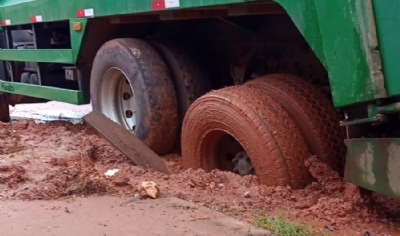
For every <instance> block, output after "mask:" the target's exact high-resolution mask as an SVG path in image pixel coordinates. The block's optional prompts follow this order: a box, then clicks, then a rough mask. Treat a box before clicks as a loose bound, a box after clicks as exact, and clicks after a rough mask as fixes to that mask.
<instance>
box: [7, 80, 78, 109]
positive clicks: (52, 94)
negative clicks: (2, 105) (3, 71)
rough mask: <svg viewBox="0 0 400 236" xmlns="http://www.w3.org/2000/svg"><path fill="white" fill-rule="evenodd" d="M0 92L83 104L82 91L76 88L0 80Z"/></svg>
mask: <svg viewBox="0 0 400 236" xmlns="http://www.w3.org/2000/svg"><path fill="white" fill-rule="evenodd" d="M0 92H7V93H13V94H20V95H26V96H31V97H36V98H43V99H48V100H53V101H60V102H66V103H71V104H76V105H80V104H84V99H83V93H82V92H81V91H76V90H68V89H60V88H55V87H48V86H38V85H32V84H22V83H15V82H7V81H2V80H0Z"/></svg>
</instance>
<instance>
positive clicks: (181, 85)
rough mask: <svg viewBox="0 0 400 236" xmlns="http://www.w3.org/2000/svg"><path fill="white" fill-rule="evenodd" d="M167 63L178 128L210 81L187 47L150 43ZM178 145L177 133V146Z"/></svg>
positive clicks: (208, 88)
mask: <svg viewBox="0 0 400 236" xmlns="http://www.w3.org/2000/svg"><path fill="white" fill-rule="evenodd" d="M150 43H151V44H152V45H153V46H154V47H155V48H156V49H157V51H158V52H159V53H160V55H161V56H162V57H163V59H164V61H165V62H166V63H167V65H168V67H169V69H170V71H171V74H172V80H173V83H174V87H175V93H176V98H177V103H178V115H179V126H178V129H179V130H181V128H182V126H181V124H182V122H183V118H184V117H185V114H186V111H187V110H188V109H189V106H190V105H191V104H192V103H193V102H194V101H195V100H196V99H197V98H199V97H200V96H202V95H204V94H205V93H207V92H209V91H210V90H211V80H210V77H209V75H208V73H207V70H206V68H205V67H204V66H203V64H202V63H201V60H200V59H199V57H198V55H197V53H196V52H195V51H193V50H191V49H190V48H189V47H185V46H181V45H177V44H176V43H171V42H161V41H151V42H150ZM179 145H180V133H179V132H178V137H177V145H176V146H179Z"/></svg>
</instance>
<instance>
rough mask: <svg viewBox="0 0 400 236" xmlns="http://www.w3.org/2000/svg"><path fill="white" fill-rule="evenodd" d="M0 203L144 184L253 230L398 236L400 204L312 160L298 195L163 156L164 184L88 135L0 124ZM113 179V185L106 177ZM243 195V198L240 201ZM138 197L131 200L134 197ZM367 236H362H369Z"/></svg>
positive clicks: (49, 126) (128, 189)
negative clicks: (283, 218)
mask: <svg viewBox="0 0 400 236" xmlns="http://www.w3.org/2000/svg"><path fill="white" fill-rule="evenodd" d="M0 147H1V149H0V151H1V152H0V199H1V200H7V199H14V200H18V199H20V200H21V199H22V200H33V199H60V198H73V197H77V196H82V195H83V196H87V195H112V196H119V197H126V198H132V197H134V196H135V194H136V193H138V188H137V187H138V185H140V184H141V182H142V181H144V180H151V181H154V182H156V183H157V184H158V185H159V186H160V189H161V196H175V197H179V198H181V199H185V200H188V201H191V202H194V203H196V204H199V205H203V206H207V207H209V208H211V209H215V210H218V211H221V212H223V213H225V214H228V215H231V216H235V217H237V218H239V219H244V220H246V221H249V222H252V221H253V215H254V214H256V213H257V212H259V211H265V212H267V213H268V214H270V215H278V214H281V213H282V212H284V213H285V214H287V216H288V217H289V218H290V219H292V220H293V221H296V222H305V223H307V224H311V225H312V226H313V227H314V228H315V229H316V230H318V231H320V232H321V233H328V230H327V229H326V227H329V228H332V227H333V229H334V230H333V231H332V232H331V235H363V234H361V233H364V231H368V232H369V233H370V235H399V232H400V231H398V228H397V227H398V226H399V221H398V216H399V213H400V203H399V202H398V201H395V200H392V199H388V198H386V197H383V196H378V195H374V196H373V199H374V200H375V202H372V201H370V200H368V199H364V198H362V197H361V196H360V194H359V192H358V191H357V188H356V187H354V186H352V185H351V184H346V183H344V182H343V181H342V179H341V178H340V177H339V175H338V174H337V173H336V172H334V171H332V170H331V169H330V168H329V167H328V166H326V165H325V164H323V163H320V162H319V161H317V160H316V159H315V158H312V157H311V158H309V159H308V160H307V161H306V165H307V167H308V169H309V172H310V174H311V176H312V177H313V182H312V183H311V184H310V185H308V186H307V187H306V188H305V189H302V190H292V189H291V188H289V187H266V186H262V185H259V184H258V180H257V178H256V177H255V176H246V177H241V176H238V175H236V174H234V173H231V172H223V171H212V172H210V173H205V172H204V171H203V170H191V169H189V170H184V169H183V167H182V160H181V158H180V156H179V155H178V154H170V155H167V156H164V161H165V163H166V165H167V167H168V168H169V170H170V172H171V173H172V174H171V175H170V176H167V175H164V174H161V173H158V172H154V171H151V170H144V169H142V168H140V167H136V166H133V165H132V162H131V161H130V160H129V159H127V158H126V157H124V156H123V155H122V154H121V153H120V152H119V151H117V150H115V149H114V148H113V147H112V146H111V145H110V144H108V143H107V142H106V141H105V140H104V139H102V138H100V137H99V136H97V135H96V134H95V133H94V132H93V131H92V130H90V129H89V128H88V127H86V126H84V125H81V124H77V125H74V124H71V123H67V122H48V123H42V124H36V123H35V122H34V121H33V120H23V121H18V122H16V123H13V124H0ZM110 169H118V170H119V171H118V172H117V174H115V175H114V176H112V177H108V178H107V177H106V176H105V175H104V173H105V172H106V171H107V170H110ZM246 192H248V193H247V194H246V195H245V193H246ZM136 197H137V196H136ZM367 235H368V234H367Z"/></svg>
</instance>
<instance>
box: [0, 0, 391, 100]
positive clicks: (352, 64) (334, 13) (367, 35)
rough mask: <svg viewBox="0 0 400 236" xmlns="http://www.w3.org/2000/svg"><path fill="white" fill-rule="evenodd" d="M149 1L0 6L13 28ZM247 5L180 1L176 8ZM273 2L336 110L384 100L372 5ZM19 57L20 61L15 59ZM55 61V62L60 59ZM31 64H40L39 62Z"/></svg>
mask: <svg viewBox="0 0 400 236" xmlns="http://www.w3.org/2000/svg"><path fill="white" fill-rule="evenodd" d="M152 1H154V0H142V1H128V0H120V1H114V0H92V1H81V0H70V1H56V0H5V1H2V2H1V3H0V16H1V17H0V18H1V19H9V20H11V24H12V25H16V24H27V23H29V17H30V16H34V15H41V16H42V18H43V20H44V21H45V22H46V21H59V20H68V19H71V18H75V17H76V16H75V14H76V10H78V9H89V8H92V9H94V15H95V17H99V16H111V15H120V14H130V13H142V12H150V11H152V10H151V2H152ZM248 1H249V0H187V1H183V0H181V1H180V7H179V8H193V7H201V6H214V5H223V4H233V3H243V2H248ZM275 1H276V2H278V3H279V4H281V5H282V6H283V7H284V8H285V9H286V11H287V12H288V14H289V15H290V16H291V18H292V20H293V21H294V23H295V24H296V25H297V27H298V28H299V30H300V32H301V33H302V34H303V35H304V37H305V39H306V40H307V41H308V43H309V44H310V46H311V48H312V49H313V51H314V52H315V53H316V55H317V56H318V58H319V59H320V60H321V61H322V63H323V65H324V66H325V68H326V69H327V71H328V74H329V78H330V82H331V87H332V95H333V100H334V105H335V106H337V107H341V106H346V105H350V104H353V103H359V102H365V101H370V100H373V99H376V98H381V97H385V96H386V91H385V88H384V81H383V76H382V73H381V71H380V65H381V64H380V55H379V52H378V51H377V50H375V49H376V46H377V40H376V37H375V22H374V15H373V11H372V3H371V0H353V1H348V0H335V1H319V0H275ZM396 1H398V0H396ZM76 42H78V41H76ZM79 45H80V43H75V46H76V47H79ZM78 50H79V49H77V48H74V49H73V52H72V56H71V58H72V60H71V61H73V62H74V61H75V60H74V57H75V56H76V53H77V51H78ZM11 53H12V52H10V54H11ZM1 54H2V52H1V51H0V58H4V59H7V60H10V59H8V57H7V58H6V57H5V56H1ZM20 55H21V56H22V54H20ZM33 56H34V57H35V58H36V57H44V56H45V55H43V54H42V53H39V52H33V54H32V57H33ZM15 57H16V56H15ZM26 57H30V56H24V58H23V59H20V60H25V61H27V60H26V59H27V58H26ZM18 58H21V57H19V56H18ZM56 58H59V59H60V57H56ZM31 59H33V58H30V60H31ZM30 60H29V61H30ZM62 60H66V58H63V59H62ZM68 60H69V57H68ZM36 61H43V59H41V60H39V59H37V60H36ZM46 61H48V60H47V59H46ZM53 62H54V61H53Z"/></svg>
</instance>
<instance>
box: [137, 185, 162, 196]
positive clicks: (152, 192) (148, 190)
mask: <svg viewBox="0 0 400 236" xmlns="http://www.w3.org/2000/svg"><path fill="white" fill-rule="evenodd" d="M138 190H139V194H140V196H141V197H142V198H152V199H156V198H158V197H159V196H160V188H159V187H158V185H157V184H156V183H154V182H153V181H143V182H142V184H141V185H140V186H139V187H138Z"/></svg>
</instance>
